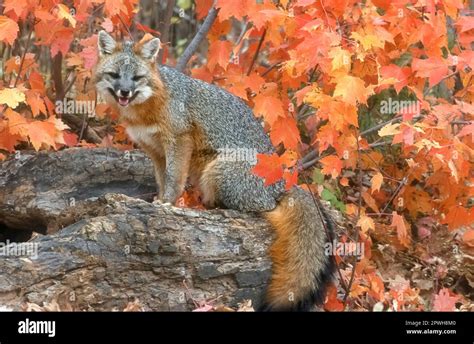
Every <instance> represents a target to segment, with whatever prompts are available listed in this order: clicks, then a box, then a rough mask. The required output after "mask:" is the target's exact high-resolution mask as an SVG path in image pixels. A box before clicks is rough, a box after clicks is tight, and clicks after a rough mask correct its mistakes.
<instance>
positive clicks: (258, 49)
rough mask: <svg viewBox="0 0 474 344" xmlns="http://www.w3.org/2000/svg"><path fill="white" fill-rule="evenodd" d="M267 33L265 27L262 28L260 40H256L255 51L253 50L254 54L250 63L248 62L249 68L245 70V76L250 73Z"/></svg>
mask: <svg viewBox="0 0 474 344" xmlns="http://www.w3.org/2000/svg"><path fill="white" fill-rule="evenodd" d="M266 35H267V29H264V30H263V33H262V37H260V41H259V42H258V46H257V51H256V52H255V55H254V56H253V59H252V63H251V64H250V67H249V70H248V71H247V76H249V75H250V73H252V69H253V66H254V65H255V62H256V61H257V58H258V54H260V49H261V48H262V44H263V41H264V40H265V36H266Z"/></svg>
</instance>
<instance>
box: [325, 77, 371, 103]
mask: <svg viewBox="0 0 474 344" xmlns="http://www.w3.org/2000/svg"><path fill="white" fill-rule="evenodd" d="M373 92H374V87H373V85H371V86H369V87H365V85H364V80H362V79H361V78H357V77H354V76H350V75H344V76H343V77H341V78H338V79H337V85H336V88H335V89H334V97H337V96H341V97H342V100H343V101H345V102H346V103H349V104H353V105H355V104H356V103H357V102H359V103H361V104H366V103H367V97H368V96H369V95H371V94H372V93H373Z"/></svg>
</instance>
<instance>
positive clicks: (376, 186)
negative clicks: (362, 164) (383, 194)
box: [370, 172, 383, 193]
mask: <svg viewBox="0 0 474 344" xmlns="http://www.w3.org/2000/svg"><path fill="white" fill-rule="evenodd" d="M370 182H371V183H372V192H371V193H374V191H380V187H381V186H382V182H383V175H382V173H380V172H377V173H376V174H375V175H374V176H373V177H372V179H371V181H370Z"/></svg>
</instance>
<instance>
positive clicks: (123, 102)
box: [118, 97, 130, 106]
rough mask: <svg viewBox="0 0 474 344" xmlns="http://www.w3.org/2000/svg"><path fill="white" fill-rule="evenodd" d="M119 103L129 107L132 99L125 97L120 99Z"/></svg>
mask: <svg viewBox="0 0 474 344" xmlns="http://www.w3.org/2000/svg"><path fill="white" fill-rule="evenodd" d="M118 101H119V104H120V105H122V106H127V105H128V103H129V101H130V99H129V98H125V97H119V99H118Z"/></svg>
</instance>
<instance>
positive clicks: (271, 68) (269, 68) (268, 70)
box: [261, 61, 282, 78]
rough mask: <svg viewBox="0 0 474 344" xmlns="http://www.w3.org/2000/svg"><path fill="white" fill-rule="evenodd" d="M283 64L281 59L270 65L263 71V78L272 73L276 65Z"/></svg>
mask: <svg viewBox="0 0 474 344" xmlns="http://www.w3.org/2000/svg"><path fill="white" fill-rule="evenodd" d="M281 64H282V62H281V61H280V62H275V63H274V64H272V65H271V66H270V67H268V68H267V70H266V71H265V72H263V73H262V75H261V77H262V78H263V77H264V76H265V75H267V74H268V73H270V72H271V71H272V70H273V69H274V68H275V67H279V66H280V65H281Z"/></svg>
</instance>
